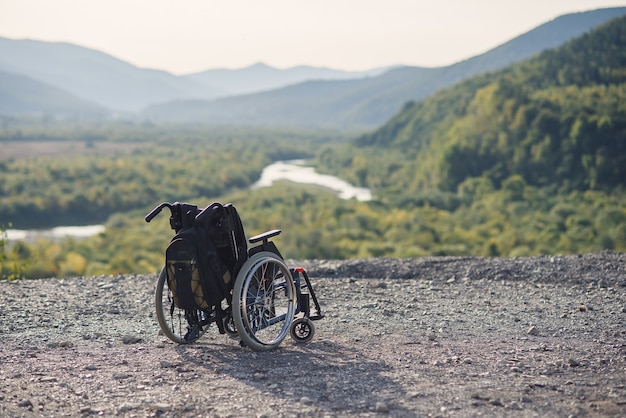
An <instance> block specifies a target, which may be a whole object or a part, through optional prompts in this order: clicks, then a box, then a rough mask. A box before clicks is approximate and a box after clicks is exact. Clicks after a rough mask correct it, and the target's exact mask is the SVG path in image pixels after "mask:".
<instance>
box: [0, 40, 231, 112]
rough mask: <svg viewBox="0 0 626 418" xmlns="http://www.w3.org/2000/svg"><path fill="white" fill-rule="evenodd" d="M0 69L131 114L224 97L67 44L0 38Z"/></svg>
mask: <svg viewBox="0 0 626 418" xmlns="http://www.w3.org/2000/svg"><path fill="white" fill-rule="evenodd" d="M0 71H4V72H7V73H12V74H16V75H22V76H26V77H30V78H32V79H34V80H37V81H39V82H41V83H44V84H48V85H50V86H54V87H56V88H59V89H62V90H65V91H66V92H68V93H71V94H73V95H75V96H77V97H80V98H82V99H85V100H88V101H92V102H95V103H98V104H99V105H101V106H103V107H107V108H109V109H112V110H118V111H120V110H121V111H126V112H136V111H138V110H140V109H142V108H144V107H146V106H148V105H150V104H152V103H158V102H165V101H169V100H174V99H181V98H204V99H209V98H215V97H217V96H219V95H221V94H224V91H223V90H220V89H219V88H217V87H211V86H208V85H207V84H206V83H198V82H194V81H193V80H189V79H185V78H180V77H177V76H175V75H172V74H169V73H167V72H165V71H157V70H148V69H141V68H137V67H135V66H133V65H131V64H128V63H126V62H124V61H121V60H118V59H116V58H113V57H111V56H110V55H107V54H104V53H102V52H99V51H95V50H92V49H88V48H84V47H80V46H77V45H72V44H67V43H52V42H41V41H34V40H13V39H6V38H0Z"/></svg>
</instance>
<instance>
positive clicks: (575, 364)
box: [567, 358, 580, 367]
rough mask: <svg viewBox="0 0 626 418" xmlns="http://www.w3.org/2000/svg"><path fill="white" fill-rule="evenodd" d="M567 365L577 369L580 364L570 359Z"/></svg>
mask: <svg viewBox="0 0 626 418" xmlns="http://www.w3.org/2000/svg"><path fill="white" fill-rule="evenodd" d="M567 363H568V364H569V365H570V367H578V366H580V362H579V361H578V360H576V359H573V358H570V359H569V360H567Z"/></svg>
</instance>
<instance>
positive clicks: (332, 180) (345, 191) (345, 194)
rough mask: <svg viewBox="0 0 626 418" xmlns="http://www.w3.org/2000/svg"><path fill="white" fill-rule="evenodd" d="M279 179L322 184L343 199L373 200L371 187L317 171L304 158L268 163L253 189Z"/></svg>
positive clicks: (266, 185) (268, 184)
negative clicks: (305, 163) (356, 185)
mask: <svg viewBox="0 0 626 418" xmlns="http://www.w3.org/2000/svg"><path fill="white" fill-rule="evenodd" d="M278 180H289V181H291V182H294V183H301V184H312V185H317V186H321V187H323V188H325V189H329V190H331V191H332V192H334V193H336V194H337V195H338V196H339V197H340V198H342V199H352V198H355V199H357V200H359V201H362V202H365V201H368V200H372V192H371V191H370V190H369V189H367V188H364V187H355V186H353V185H351V184H350V183H348V182H347V181H344V180H342V179H340V178H338V177H335V176H330V175H327V174H320V173H316V172H315V169H314V168H313V167H307V166H305V165H304V160H292V161H277V162H275V163H273V164H270V165H268V166H267V167H265V168H264V169H263V172H262V173H261V178H260V179H259V180H258V181H257V182H256V183H254V184H253V185H252V187H251V189H258V188H261V187H268V186H271V185H272V184H273V183H274V182H275V181H278Z"/></svg>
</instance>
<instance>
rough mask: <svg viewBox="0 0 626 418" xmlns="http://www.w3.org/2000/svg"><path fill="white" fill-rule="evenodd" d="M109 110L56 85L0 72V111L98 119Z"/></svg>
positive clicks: (15, 114) (6, 113) (18, 114)
mask: <svg viewBox="0 0 626 418" xmlns="http://www.w3.org/2000/svg"><path fill="white" fill-rule="evenodd" d="M107 113H108V112H107V111H106V110H105V109H103V108H101V107H100V106H97V105H96V104H94V103H91V102H88V101H86V100H82V99H79V98H77V97H76V96H73V95H71V94H69V93H67V92H65V91H63V90H60V89H58V88H56V87H52V86H49V85H46V84H43V83H40V82H38V81H36V80H33V79H30V78H28V77H25V76H21V75H15V74H10V73H5V72H2V71H0V114H2V115H11V116H41V115H54V116H56V117H70V118H99V117H103V116H105V115H106V114H107Z"/></svg>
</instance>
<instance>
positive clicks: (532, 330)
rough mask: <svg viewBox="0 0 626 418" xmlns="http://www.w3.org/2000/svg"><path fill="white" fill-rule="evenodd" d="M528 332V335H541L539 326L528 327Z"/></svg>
mask: <svg viewBox="0 0 626 418" xmlns="http://www.w3.org/2000/svg"><path fill="white" fill-rule="evenodd" d="M527 334H528V335H539V329H538V328H537V327H535V326H532V327H530V328H528V331H527Z"/></svg>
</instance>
